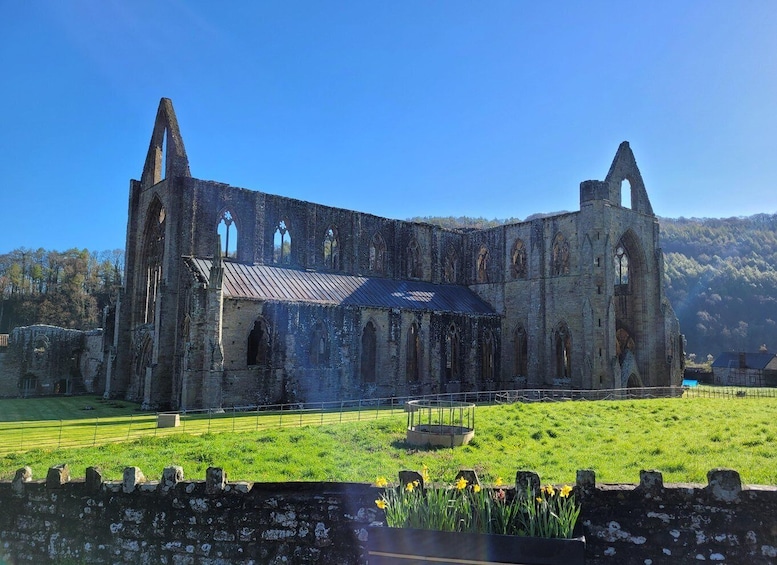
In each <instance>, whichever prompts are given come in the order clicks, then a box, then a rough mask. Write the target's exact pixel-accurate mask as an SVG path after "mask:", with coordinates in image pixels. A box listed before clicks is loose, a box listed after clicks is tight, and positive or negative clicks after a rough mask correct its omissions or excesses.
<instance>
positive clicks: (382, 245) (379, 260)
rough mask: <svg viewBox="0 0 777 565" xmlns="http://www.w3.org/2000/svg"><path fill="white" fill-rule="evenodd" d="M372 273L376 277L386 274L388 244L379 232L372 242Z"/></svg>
mask: <svg viewBox="0 0 777 565" xmlns="http://www.w3.org/2000/svg"><path fill="white" fill-rule="evenodd" d="M370 272H371V273H374V274H376V275H382V274H384V273H385V272H386V242H385V241H383V236H382V235H380V233H378V232H376V233H375V235H373V236H372V241H371V242H370Z"/></svg>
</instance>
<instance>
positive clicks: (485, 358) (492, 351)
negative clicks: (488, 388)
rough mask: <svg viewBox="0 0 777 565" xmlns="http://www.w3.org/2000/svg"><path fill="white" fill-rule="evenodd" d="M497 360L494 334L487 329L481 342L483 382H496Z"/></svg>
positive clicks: (481, 373) (481, 374)
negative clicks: (495, 364)
mask: <svg viewBox="0 0 777 565" xmlns="http://www.w3.org/2000/svg"><path fill="white" fill-rule="evenodd" d="M495 358H496V343H495V341H494V334H493V333H492V332H491V330H489V329H486V330H485V331H484V332H483V339H482V340H481V342H480V361H481V363H480V378H481V379H482V380H483V381H491V380H494V360H495Z"/></svg>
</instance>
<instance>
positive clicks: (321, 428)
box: [0, 398, 777, 485]
mask: <svg viewBox="0 0 777 565" xmlns="http://www.w3.org/2000/svg"><path fill="white" fill-rule="evenodd" d="M45 400H48V399H45ZM71 400H76V399H71ZM78 401H79V402H81V404H84V403H85V400H83V398H81V399H78ZM6 402H42V400H38V401H30V400H26V401H5V400H3V401H0V413H1V414H4V415H5V414H6V412H5V403H6ZM124 404H126V403H124ZM95 408H96V406H95ZM50 410H51V409H50ZM63 410H64V408H63ZM115 410H117V411H118V409H115ZM108 412H109V413H110V410H108ZM63 413H64V412H63ZM124 417H125V418H126V414H125V415H124ZM243 418H245V421H246V422H248V423H249V424H250V425H249V426H245V427H244V426H241V425H237V426H236V422H239V421H242V419H243ZM230 420H231V426H232V427H235V429H236V430H241V429H244V430H250V431H236V432H231V429H229V428H216V427H215V426H214V428H213V429H214V430H215V429H224V433H213V432H210V433H207V431H206V430H203V429H200V430H199V431H197V433H198V434H200V435H195V434H192V433H189V432H184V431H181V429H180V428H177V429H174V430H175V431H173V432H171V433H169V434H166V435H157V436H156V437H155V436H154V435H151V430H150V429H149V432H148V433H147V434H144V435H143V437H140V438H139V439H135V440H132V441H118V440H117V441H114V442H111V443H109V444H107V445H103V446H97V447H91V448H71V449H33V450H29V451H24V452H14V451H13V450H10V451H8V452H7V453H6V454H5V455H2V456H0V478H4V479H8V478H11V477H13V474H14V472H15V470H16V469H18V468H20V467H21V466H24V465H29V466H31V467H32V469H33V477H34V478H43V477H45V474H46V471H47V469H48V468H49V467H50V466H52V465H56V464H60V463H67V464H68V465H69V466H70V468H71V474H72V476H74V477H79V476H83V475H84V470H85V468H86V467H87V466H91V465H96V466H99V467H101V468H102V470H103V472H104V474H105V476H106V477H107V478H109V479H120V478H121V475H122V470H123V468H124V467H126V466H138V467H140V468H141V469H142V470H143V472H144V473H145V475H146V476H147V477H149V478H151V479H158V478H159V477H160V476H161V474H162V469H163V468H164V467H166V466H168V465H181V466H182V467H183V469H184V473H185V475H186V477H187V478H194V479H204V477H205V469H206V468H207V467H209V466H218V467H223V468H224V469H225V470H226V471H227V473H228V475H229V477H230V479H231V480H248V481H297V480H301V481H318V480H323V481H360V482H361V481H372V480H374V479H375V477H377V476H386V477H388V478H390V479H391V478H394V479H395V478H396V473H397V472H398V471H399V470H401V469H420V468H421V467H422V465H427V466H428V467H429V470H430V473H431V475H432V477H433V478H435V477H436V478H441V479H443V480H446V481H447V480H452V478H453V476H454V475H455V473H456V471H457V470H458V469H459V468H462V467H465V468H475V469H477V470H478V471H479V473H480V475H481V477H482V478H483V480H486V481H493V480H495V479H496V478H497V477H502V478H503V479H504V480H505V481H507V482H510V481H511V480H512V478H513V477H514V476H515V472H516V470H518V469H532V470H535V471H537V472H538V473H539V474H540V476H541V478H542V480H543V481H550V482H555V483H571V482H574V480H575V472H576V470H577V469H594V470H595V471H596V474H597V480H598V481H602V482H626V483H636V482H638V481H639V471H640V469H659V470H661V471H663V472H664V480H665V481H666V482H696V483H705V482H706V474H707V471H708V470H709V469H712V468H714V467H729V468H733V469H736V470H737V471H739V472H740V474H741V476H742V480H743V482H745V483H749V484H771V485H774V484H777V441H775V439H776V438H777V431H776V430H775V428H774V424H773V422H775V421H777V399H769V398H762V399H748V398H736V399H708V398H694V399H685V398H674V399H656V400H625V401H599V402H586V401H580V402H557V403H535V404H513V405H505V406H483V407H478V408H477V410H476V428H475V434H476V435H475V439H474V440H473V441H472V443H470V445H468V446H464V447H460V448H454V449H417V448H411V447H409V446H407V445H405V443H404V428H405V422H406V420H405V417H404V414H402V413H398V412H396V411H395V413H394V415H388V414H386V415H385V416H384V415H381V417H380V418H377V414H376V418H375V419H370V420H364V421H360V422H353V421H351V422H344V423H337V424H327V425H303V426H300V427H287V428H279V427H277V424H275V426H274V427H261V429H260V427H259V425H258V424H259V420H258V418H257V416H256V415H254V416H251V415H246V416H242V417H241V416H238V417H237V418H235V419H234V420H233V419H231V418H230V419H229V420H227V422H229V421H230ZM316 423H317V424H318V422H316ZM189 429H190V430H192V428H189ZM154 430H155V428H154ZM203 431H205V432H206V433H202V432H203ZM10 433H11V431H10V430H8V429H6V430H3V429H2V428H0V446H1V445H2V444H3V443H6V441H7V440H6V437H7V436H8V434H10ZM154 433H156V431H154ZM133 437H134V436H133Z"/></svg>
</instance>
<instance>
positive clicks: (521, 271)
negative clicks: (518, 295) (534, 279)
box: [510, 239, 527, 279]
mask: <svg viewBox="0 0 777 565" xmlns="http://www.w3.org/2000/svg"><path fill="white" fill-rule="evenodd" d="M510 261H511V268H510V274H511V275H512V276H513V278H514V279H525V278H526V271H527V269H526V245H525V244H524V243H523V240H521V239H516V240H515V243H514V244H513V250H512V251H511V252H510Z"/></svg>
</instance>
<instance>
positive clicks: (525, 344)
mask: <svg viewBox="0 0 777 565" xmlns="http://www.w3.org/2000/svg"><path fill="white" fill-rule="evenodd" d="M513 340H514V347H515V365H514V366H513V372H514V373H515V375H514V376H516V377H525V376H527V375H528V374H529V340H528V339H527V336H526V330H525V329H524V328H523V326H518V327H517V328H515V334H514V336H513Z"/></svg>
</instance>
